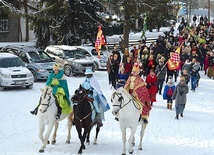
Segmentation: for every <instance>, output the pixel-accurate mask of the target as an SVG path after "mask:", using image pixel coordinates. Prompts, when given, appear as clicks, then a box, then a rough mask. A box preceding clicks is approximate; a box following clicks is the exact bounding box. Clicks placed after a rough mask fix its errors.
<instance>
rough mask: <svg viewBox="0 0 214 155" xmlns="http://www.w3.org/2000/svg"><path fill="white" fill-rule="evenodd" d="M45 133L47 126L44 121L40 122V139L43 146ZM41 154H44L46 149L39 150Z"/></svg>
mask: <svg viewBox="0 0 214 155" xmlns="http://www.w3.org/2000/svg"><path fill="white" fill-rule="evenodd" d="M44 131H45V124H44V122H43V121H41V120H40V121H39V135H38V136H39V138H40V140H41V141H42V146H43V145H44V137H43V133H44ZM39 152H41V153H42V152H44V149H42V148H41V149H40V150H39Z"/></svg>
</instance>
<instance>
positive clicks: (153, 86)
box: [146, 69, 158, 106]
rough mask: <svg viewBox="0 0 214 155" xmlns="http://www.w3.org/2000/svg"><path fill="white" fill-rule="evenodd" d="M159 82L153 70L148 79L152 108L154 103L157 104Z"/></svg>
mask: <svg viewBox="0 0 214 155" xmlns="http://www.w3.org/2000/svg"><path fill="white" fill-rule="evenodd" d="M157 80H158V78H157V76H156V75H155V72H154V70H153V69H151V70H150V73H149V75H147V77H146V83H147V89H148V92H149V96H150V100H151V106H152V105H153V102H156V94H157V90H158V87H157Z"/></svg>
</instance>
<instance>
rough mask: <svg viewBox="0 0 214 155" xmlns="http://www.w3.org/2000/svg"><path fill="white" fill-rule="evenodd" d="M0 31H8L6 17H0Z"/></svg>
mask: <svg viewBox="0 0 214 155" xmlns="http://www.w3.org/2000/svg"><path fill="white" fill-rule="evenodd" d="M0 31H8V19H2V18H0Z"/></svg>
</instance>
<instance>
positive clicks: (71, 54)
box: [64, 49, 85, 59]
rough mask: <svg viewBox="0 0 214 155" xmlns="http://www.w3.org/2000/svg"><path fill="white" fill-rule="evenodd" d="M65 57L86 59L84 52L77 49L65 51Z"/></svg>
mask: <svg viewBox="0 0 214 155" xmlns="http://www.w3.org/2000/svg"><path fill="white" fill-rule="evenodd" d="M64 53H65V56H66V57H69V58H76V59H80V58H85V55H84V54H83V52H82V50H80V49H75V50H64Z"/></svg>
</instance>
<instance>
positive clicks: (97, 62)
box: [77, 46, 108, 70]
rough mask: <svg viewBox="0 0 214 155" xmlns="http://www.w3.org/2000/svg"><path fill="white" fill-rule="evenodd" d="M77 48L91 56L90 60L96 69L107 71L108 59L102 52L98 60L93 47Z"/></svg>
mask: <svg viewBox="0 0 214 155" xmlns="http://www.w3.org/2000/svg"><path fill="white" fill-rule="evenodd" d="M77 48H82V49H85V50H86V51H87V52H88V53H89V54H90V57H89V58H90V59H91V60H92V61H93V62H94V69H95V70H101V69H105V70H106V69H107V61H108V57H107V56H106V55H105V54H104V53H103V52H102V51H100V58H98V53H97V51H96V49H95V47H93V46H77Z"/></svg>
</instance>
